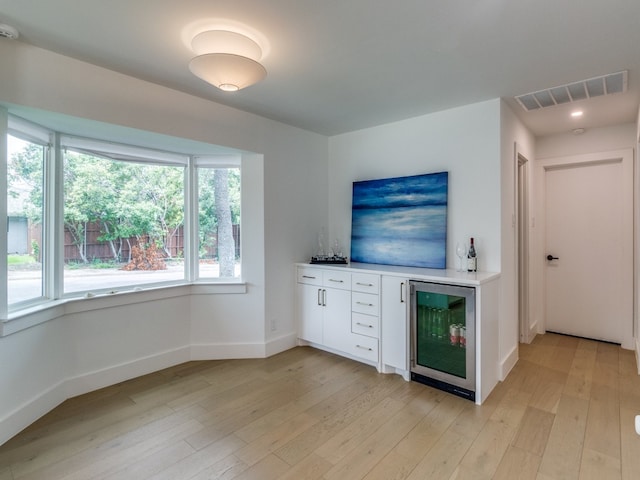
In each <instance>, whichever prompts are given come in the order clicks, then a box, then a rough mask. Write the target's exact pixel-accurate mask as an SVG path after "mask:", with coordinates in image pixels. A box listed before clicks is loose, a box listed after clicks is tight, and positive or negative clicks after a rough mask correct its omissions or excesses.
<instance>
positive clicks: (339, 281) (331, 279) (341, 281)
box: [329, 278, 344, 283]
mask: <svg viewBox="0 0 640 480" xmlns="http://www.w3.org/2000/svg"><path fill="white" fill-rule="evenodd" d="M329 281H330V282H335V283H344V280H336V279H334V278H330V279H329Z"/></svg>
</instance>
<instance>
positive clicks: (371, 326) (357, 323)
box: [356, 322, 373, 328]
mask: <svg viewBox="0 0 640 480" xmlns="http://www.w3.org/2000/svg"><path fill="white" fill-rule="evenodd" d="M356 325H360V326H361V327H367V328H373V325H367V324H366V323H360V322H356Z"/></svg>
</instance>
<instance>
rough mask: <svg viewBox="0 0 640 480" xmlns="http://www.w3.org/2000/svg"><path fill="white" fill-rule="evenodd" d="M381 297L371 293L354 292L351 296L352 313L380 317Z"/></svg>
mask: <svg viewBox="0 0 640 480" xmlns="http://www.w3.org/2000/svg"><path fill="white" fill-rule="evenodd" d="M379 302H380V297H379V296H378V295H373V294H371V293H360V292H353V293H352V294H351V311H352V312H358V313H364V314H366V315H374V316H377V315H378V306H379V305H378V304H379Z"/></svg>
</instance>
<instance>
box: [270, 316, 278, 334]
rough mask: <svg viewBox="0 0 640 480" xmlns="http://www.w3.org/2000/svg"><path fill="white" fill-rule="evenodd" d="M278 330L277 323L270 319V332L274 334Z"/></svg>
mask: <svg viewBox="0 0 640 480" xmlns="http://www.w3.org/2000/svg"><path fill="white" fill-rule="evenodd" d="M277 329H278V326H277V322H276V319H275V318H272V319H271V331H272V332H275V331H276V330H277Z"/></svg>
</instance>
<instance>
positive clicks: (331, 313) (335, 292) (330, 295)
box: [321, 270, 351, 350]
mask: <svg viewBox="0 0 640 480" xmlns="http://www.w3.org/2000/svg"><path fill="white" fill-rule="evenodd" d="M322 285H323V289H322V295H323V301H322V305H323V307H324V315H323V322H324V338H323V340H322V342H321V343H322V344H323V345H325V346H327V347H329V348H331V349H334V350H344V349H345V348H346V346H347V345H348V340H347V337H348V336H349V334H350V333H351V273H349V272H341V271H335V270H323V271H322Z"/></svg>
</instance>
